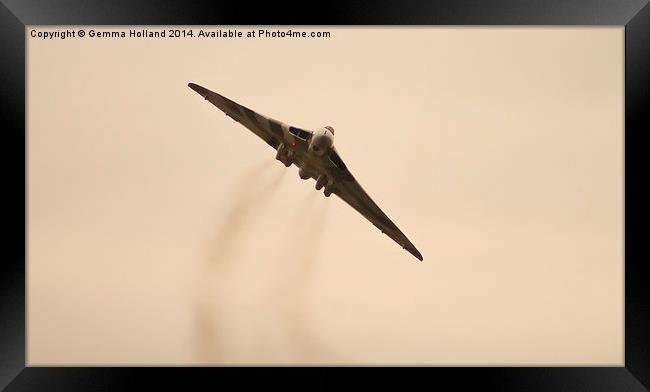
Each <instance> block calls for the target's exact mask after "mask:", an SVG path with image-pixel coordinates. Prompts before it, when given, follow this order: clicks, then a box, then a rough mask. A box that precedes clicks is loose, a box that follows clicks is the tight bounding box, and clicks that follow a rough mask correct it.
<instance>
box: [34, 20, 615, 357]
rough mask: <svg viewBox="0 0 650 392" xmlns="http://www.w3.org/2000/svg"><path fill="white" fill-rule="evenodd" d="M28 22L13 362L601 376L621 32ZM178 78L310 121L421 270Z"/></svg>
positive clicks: (297, 121)
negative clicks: (73, 33) (23, 357)
mask: <svg viewBox="0 0 650 392" xmlns="http://www.w3.org/2000/svg"><path fill="white" fill-rule="evenodd" d="M83 28H84V29H85V30H86V31H88V30H89V29H90V28H89V27H88V26H84V27H83ZM143 28H144V27H143ZM31 29H37V30H39V31H56V30H57V29H65V27H60V28H57V27H51V26H49V27H43V28H40V27H28V28H27V31H26V34H27V93H28V94H27V113H28V114H27V126H28V135H27V145H28V150H27V176H28V177H27V192H28V200H27V201H28V212H27V224H28V232H27V235H28V244H27V252H28V257H27V268H28V359H27V360H28V364H29V365H46V364H47V365H49V364H74V365H79V364H133V365H138V364H189V365H191V364H296V363H297V364H307V363H309V364H325V363H327V364H431V365H568V364H571V365H622V364H623V352H624V351H623V331H624V329H623V326H624V324H623V303H624V302H623V124H624V122H623V116H624V109H623V87H624V86H623V34H624V30H623V28H622V27H606V28H600V27H599V28H571V27H569V28H530V27H528V28H477V27H473V28H457V27H444V28H440V27H438V28H419V27H410V28H381V27H371V28H361V27H358V28H338V27H317V28H308V29H303V28H299V29H296V28H294V30H300V31H312V30H314V31H329V32H331V37H330V38H320V39H319V38H303V39H294V38H264V39H254V38H249V39H246V38H233V39H218V38H211V39H210V38H201V39H199V38H196V37H195V38H186V39H182V38H178V39H171V38H158V39H143V38H133V39H129V38H122V39H109V38H89V37H86V38H85V39H80V38H66V39H52V40H46V39H42V38H31V37H30V36H29V32H30V30H31ZM120 29H121V28H119V27H101V28H97V29H95V30H100V31H118V30H120ZM147 29H149V30H155V31H159V30H162V29H161V28H154V27H148V28H147ZM231 29H232V27H231ZM237 29H238V30H240V31H243V32H244V35H245V33H246V32H247V31H250V30H257V27H256V28H255V29H253V28H251V27H239V28H237ZM269 29H270V30H277V27H276V28H269ZM282 29H283V30H284V29H288V27H286V28H282ZM126 30H127V31H128V29H126ZM206 30H217V29H215V28H206ZM194 31H195V32H197V31H198V28H194ZM188 82H195V83H198V84H200V85H202V86H204V87H207V88H209V89H211V90H213V91H216V92H218V93H220V94H222V95H224V96H226V97H229V98H231V99H233V100H235V101H237V102H239V103H241V104H243V105H246V106H248V107H249V108H251V109H253V110H256V111H258V112H260V113H263V114H265V115H268V116H270V117H273V118H276V119H278V120H281V121H284V122H286V123H290V124H292V125H295V126H298V127H303V128H307V129H313V128H316V127H322V126H325V125H331V126H333V127H334V128H335V130H336V139H335V145H336V146H337V150H338V151H339V153H340V154H341V156H342V158H343V160H344V161H345V162H346V164H347V166H348V168H349V169H350V170H351V172H352V173H353V174H354V175H355V177H356V178H357V180H358V181H359V182H360V183H361V185H362V186H363V187H364V188H365V190H366V191H367V192H368V193H369V194H370V196H371V197H372V198H373V199H374V201H375V202H377V204H378V205H379V206H380V207H381V208H382V209H383V210H384V212H386V214H387V215H388V216H389V217H390V218H391V219H392V220H393V221H394V222H395V223H396V224H397V225H398V226H399V227H400V229H401V230H402V231H403V232H404V233H405V234H406V235H407V236H408V237H409V239H410V240H411V241H412V242H413V243H414V244H415V246H416V247H417V248H418V249H419V250H420V251H421V253H422V254H423V256H424V261H423V262H419V261H417V260H416V259H415V258H414V257H413V256H411V255H410V254H408V253H407V252H406V251H404V250H402V249H401V248H400V247H399V246H398V245H397V244H396V243H394V242H393V241H392V240H390V238H388V237H387V236H385V235H383V234H381V232H380V231H378V230H377V229H376V228H375V227H374V226H373V225H372V224H371V223H370V222H368V221H367V220H365V218H363V217H362V216H361V215H360V214H358V213H357V212H356V211H354V210H353V209H352V208H351V207H349V206H348V205H346V204H345V203H344V202H342V201H341V200H340V199H338V198H337V197H336V196H334V195H333V196H332V197H330V198H325V197H324V196H323V194H322V191H321V192H318V191H316V190H315V189H314V181H313V180H309V181H302V180H300V179H299V178H298V174H297V168H296V167H295V166H292V167H291V168H288V169H287V168H285V167H284V166H283V165H282V164H281V163H280V162H278V161H276V160H275V159H274V157H275V152H274V151H273V150H272V149H271V148H270V147H269V146H268V145H266V144H265V143H264V142H263V141H262V140H260V139H258V138H257V137H256V136H255V135H253V134H252V133H251V132H250V131H248V130H247V129H245V128H243V127H242V126H241V125H239V124H237V123H236V122H234V121H232V120H231V119H230V118H228V117H226V116H224V115H223V113H222V112H220V111H219V110H218V109H216V108H215V107H214V106H212V105H210V104H209V103H208V102H206V101H204V100H203V99H201V97H200V96H198V95H197V94H196V93H195V92H194V91H192V90H190V89H189V88H188V87H187V83H188Z"/></svg>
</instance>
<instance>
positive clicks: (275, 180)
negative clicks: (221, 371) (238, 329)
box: [195, 160, 286, 363]
mask: <svg viewBox="0 0 650 392" xmlns="http://www.w3.org/2000/svg"><path fill="white" fill-rule="evenodd" d="M271 167H272V165H271V164H269V162H268V161H267V160H264V161H263V162H261V163H260V164H258V165H256V166H254V167H253V168H252V169H251V170H250V171H249V172H248V173H246V175H244V176H243V178H242V179H241V181H240V182H239V185H238V187H237V189H236V190H235V192H234V195H233V198H232V200H231V205H230V207H229V208H228V210H227V212H226V216H225V218H224V219H223V221H222V222H221V223H220V224H219V226H218V227H217V229H216V235H215V236H214V238H213V239H212V241H211V242H210V245H209V250H208V257H207V260H206V263H205V264H204V268H203V275H202V276H201V278H200V283H199V288H198V291H199V299H198V304H197V309H196V320H195V322H196V325H197V328H196V333H197V336H196V339H197V341H196V351H197V354H198V358H199V360H200V362H202V363H220V362H222V361H223V359H224V355H225V354H227V353H228V352H230V351H231V350H229V349H228V347H227V342H226V341H225V340H224V339H223V336H222V335H223V334H222V333H221V329H222V328H221V326H220V324H219V322H220V321H221V317H220V315H222V314H223V301H221V300H220V298H219V296H218V295H217V293H216V290H218V289H219V287H220V286H222V284H223V283H224V282H225V281H226V280H227V279H228V276H229V275H231V273H232V269H233V267H234V265H233V262H234V261H235V260H236V258H237V255H236V254H235V252H236V250H237V249H241V248H242V246H243V245H244V244H243V242H244V239H243V237H244V236H243V235H244V233H246V231H247V228H248V227H249V225H248V223H249V222H250V220H251V218H252V217H254V216H255V214H256V213H258V212H259V211H261V209H262V208H263V207H264V206H265V205H266V204H267V203H268V201H269V200H270V199H271V196H272V195H273V194H275V192H276V191H277V189H278V188H279V185H280V183H281V180H282V178H283V177H284V175H285V174H286V171H285V170H282V171H278V172H277V174H274V175H273V176H272V177H271V179H270V180H269V179H266V180H265V179H264V175H265V174H266V173H268V171H269V170H270V168H271ZM260 195H262V197H260Z"/></svg>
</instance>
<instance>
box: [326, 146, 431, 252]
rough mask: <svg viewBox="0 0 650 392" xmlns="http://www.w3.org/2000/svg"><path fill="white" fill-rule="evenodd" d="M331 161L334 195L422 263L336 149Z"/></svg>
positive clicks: (411, 244) (408, 242) (332, 153)
mask: <svg viewBox="0 0 650 392" xmlns="http://www.w3.org/2000/svg"><path fill="white" fill-rule="evenodd" d="M330 161H331V163H332V166H333V170H334V172H335V173H337V175H336V180H335V183H334V187H333V189H332V193H334V194H335V195H337V196H338V197H339V198H341V199H342V200H343V201H344V202H346V203H348V204H349V205H350V206H351V207H352V208H354V209H355V210H357V211H358V212H359V213H360V214H361V215H363V216H364V217H365V218H366V219H368V220H369V221H370V222H371V223H372V224H373V225H375V226H376V227H377V228H378V229H379V230H381V232H382V233H384V234H386V235H387V236H389V237H390V238H392V239H393V241H395V242H397V243H398V244H400V246H401V247H402V248H404V249H406V251H408V252H409V253H410V254H412V255H413V256H415V257H416V258H417V259H418V260H420V261H422V260H423V258H422V254H421V253H420V252H419V251H418V250H417V249H416V248H415V246H414V245H413V243H411V241H409V239H408V238H406V235H404V233H402V231H401V230H400V229H399V228H398V227H397V226H396V225H395V224H394V223H393V222H392V221H391V220H390V219H389V218H388V216H386V214H384V212H383V211H382V210H381V208H379V206H378V205H377V204H376V203H375V202H374V201H373V200H372V199H371V198H370V196H368V194H367V193H366V191H365V190H364V189H363V188H362V187H361V185H360V184H359V183H358V182H357V180H356V179H355V178H354V176H353V175H352V173H350V171H349V170H348V168H347V167H346V166H345V164H344V163H343V160H341V157H340V156H339V154H338V152H337V151H336V149H335V148H332V152H331V153H330Z"/></svg>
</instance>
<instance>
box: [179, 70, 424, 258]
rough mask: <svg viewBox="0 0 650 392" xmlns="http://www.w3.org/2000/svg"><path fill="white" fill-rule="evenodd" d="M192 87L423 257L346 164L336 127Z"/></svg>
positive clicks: (304, 174) (281, 156) (318, 185)
mask: <svg viewBox="0 0 650 392" xmlns="http://www.w3.org/2000/svg"><path fill="white" fill-rule="evenodd" d="M188 86H189V87H190V88H191V89H192V90H194V91H196V92H197V93H198V94H199V95H201V96H202V97H203V99H205V100H207V101H209V102H210V103H212V104H213V105H214V106H216V107H217V108H219V109H220V110H221V111H223V112H224V113H225V114H226V116H228V117H230V118H232V119H233V120H235V121H237V122H238V123H240V124H241V125H243V126H244V127H246V128H248V129H249V130H251V131H252V132H253V133H254V134H256V135H257V136H259V137H260V138H261V139H262V140H264V141H265V142H266V144H268V145H269V146H271V147H273V149H274V150H276V156H275V158H276V159H277V160H279V161H280V162H282V163H283V164H284V165H285V166H286V167H289V166H291V165H292V164H293V165H296V166H297V167H298V169H299V170H298V175H299V176H300V178H301V179H303V180H308V179H310V178H313V179H315V180H316V189H317V190H320V189H322V188H324V193H325V196H327V197H329V196H330V195H331V194H332V193H334V194H335V195H337V196H338V197H339V198H341V199H342V200H343V201H344V202H346V203H347V204H349V205H350V206H351V207H352V208H354V209H355V210H357V211H358V212H359V213H361V215H363V216H364V217H365V218H366V219H368V220H369V221H370V222H371V223H372V224H373V225H375V226H376V227H377V228H378V229H379V230H381V232H382V233H384V234H386V235H388V236H389V237H390V238H392V239H393V240H394V241H395V242H397V243H398V244H400V246H401V247H402V248H403V249H406V250H407V251H408V252H409V253H411V254H412V255H413V256H415V257H416V258H417V259H418V260H420V261H421V260H423V258H422V254H420V252H419V251H418V250H417V249H416V248H415V246H414V245H413V244H412V243H411V241H409V239H408V238H406V236H405V235H404V233H402V232H401V231H400V229H399V228H398V227H397V226H396V225H395V224H394V223H393V222H392V221H391V220H390V219H389V218H388V216H386V214H384V212H383V211H382V210H381V209H380V208H379V206H377V204H375V202H374V201H372V199H371V198H370V196H368V194H367V193H366V192H365V191H364V190H363V188H361V185H359V183H358V182H357V180H355V178H354V176H352V173H350V170H349V169H348V168H347V166H346V165H345V163H343V160H342V159H341V157H340V156H339V154H338V152H337V151H336V148H335V147H334V128H332V127H331V126H325V127H323V128H319V129H316V130H313V131H311V130H305V129H301V128H298V127H294V126H291V125H288V124H285V123H283V122H281V121H278V120H275V119H272V118H270V117H267V116H264V115H262V114H259V113H257V112H254V111H253V110H251V109H249V108H247V107H246V106H243V105H240V104H238V103H237V102H234V101H232V100H230V99H228V98H226V97H224V96H221V95H219V94H217V93H215V92H213V91H210V90H208V89H207V88H205V87H201V86H199V85H197V84H194V83H189V84H188Z"/></svg>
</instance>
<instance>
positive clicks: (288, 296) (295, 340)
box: [273, 192, 329, 364]
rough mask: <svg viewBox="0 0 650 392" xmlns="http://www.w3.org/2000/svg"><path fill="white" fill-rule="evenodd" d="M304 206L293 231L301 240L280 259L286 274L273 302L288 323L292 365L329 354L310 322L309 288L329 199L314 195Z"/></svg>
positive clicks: (288, 342)
mask: <svg viewBox="0 0 650 392" xmlns="http://www.w3.org/2000/svg"><path fill="white" fill-rule="evenodd" d="M304 204H305V206H304V207H303V208H299V209H298V214H296V215H295V216H294V217H293V221H292V231H294V232H297V233H300V235H299V238H297V239H296V241H294V243H292V248H291V252H290V253H289V254H287V255H285V256H286V257H284V258H280V259H279V260H278V264H284V265H283V267H284V268H282V270H284V272H285V273H284V274H283V275H282V276H281V277H280V279H279V282H278V283H279V285H278V287H277V288H276V292H275V296H274V297H273V300H274V301H275V302H276V304H277V305H278V306H277V307H276V308H277V309H278V310H279V313H280V315H281V317H282V319H283V321H284V324H285V328H286V333H287V349H288V350H290V351H291V353H292V358H293V362H294V363H312V364H317V363H319V362H322V361H323V360H324V358H325V354H327V353H326V352H325V350H324V347H323V345H322V343H319V342H320V341H321V339H319V337H318V335H317V333H316V332H315V331H314V328H313V326H312V325H311V323H310V321H309V320H310V314H309V309H312V308H313V298H312V297H311V295H310V294H311V293H310V289H311V288H312V287H314V281H315V278H316V273H317V270H318V265H317V260H318V254H319V250H320V246H321V243H322V239H323V232H324V228H325V219H326V214H327V210H328V207H329V200H327V199H324V198H323V196H322V194H321V193H320V192H312V193H310V194H309V195H308V197H307V199H306V203H304Z"/></svg>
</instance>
